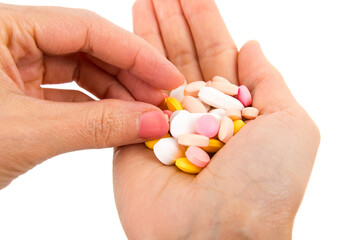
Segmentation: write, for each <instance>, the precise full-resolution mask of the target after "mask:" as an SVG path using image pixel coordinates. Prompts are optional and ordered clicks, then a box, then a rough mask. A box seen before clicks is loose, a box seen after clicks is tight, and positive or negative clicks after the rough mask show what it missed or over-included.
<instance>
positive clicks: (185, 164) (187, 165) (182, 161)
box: [175, 158, 202, 174]
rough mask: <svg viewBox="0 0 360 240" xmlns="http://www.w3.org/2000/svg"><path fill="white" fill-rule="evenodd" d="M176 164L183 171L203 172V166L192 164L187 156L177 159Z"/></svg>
mask: <svg viewBox="0 0 360 240" xmlns="http://www.w3.org/2000/svg"><path fill="white" fill-rule="evenodd" d="M175 165H176V166H177V167H178V168H179V169H180V170H181V171H183V172H186V173H192V174H196V173H199V172H201V170H202V168H200V167H198V166H195V165H194V164H192V163H191V162H190V161H189V160H188V159H187V158H179V159H176V161H175Z"/></svg>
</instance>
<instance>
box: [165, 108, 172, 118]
mask: <svg viewBox="0 0 360 240" xmlns="http://www.w3.org/2000/svg"><path fill="white" fill-rule="evenodd" d="M163 113H164V114H166V115H167V116H168V117H169V119H170V118H171V115H172V113H173V112H172V111H170V110H163Z"/></svg>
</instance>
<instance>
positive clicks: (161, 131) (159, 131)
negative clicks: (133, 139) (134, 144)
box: [139, 111, 169, 139]
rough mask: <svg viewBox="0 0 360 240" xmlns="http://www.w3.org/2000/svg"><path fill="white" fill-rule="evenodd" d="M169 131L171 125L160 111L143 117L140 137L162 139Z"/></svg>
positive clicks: (145, 114)
mask: <svg viewBox="0 0 360 240" xmlns="http://www.w3.org/2000/svg"><path fill="white" fill-rule="evenodd" d="M168 131H169V123H168V121H167V120H166V118H165V116H164V113H163V112H160V111H153V112H146V113H143V114H142V115H141V119H140V127H139V137H140V138H142V139H149V138H161V137H163V136H165V135H166V133H167V132H168Z"/></svg>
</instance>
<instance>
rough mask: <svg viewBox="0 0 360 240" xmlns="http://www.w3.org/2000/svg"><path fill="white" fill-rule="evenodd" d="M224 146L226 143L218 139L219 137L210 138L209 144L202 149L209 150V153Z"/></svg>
mask: <svg viewBox="0 0 360 240" xmlns="http://www.w3.org/2000/svg"><path fill="white" fill-rule="evenodd" d="M223 146H224V143H223V142H221V141H220V140H217V139H214V138H212V139H210V140H209V146H207V147H202V149H203V150H204V151H205V152H208V153H216V152H217V151H219V150H220V148H222V147H223Z"/></svg>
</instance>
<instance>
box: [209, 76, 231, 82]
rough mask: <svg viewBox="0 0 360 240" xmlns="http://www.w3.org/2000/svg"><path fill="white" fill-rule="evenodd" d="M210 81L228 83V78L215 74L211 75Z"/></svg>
mask: <svg viewBox="0 0 360 240" xmlns="http://www.w3.org/2000/svg"><path fill="white" fill-rule="evenodd" d="M212 81H213V82H223V83H230V81H229V80H227V79H226V78H224V77H220V76H215V77H213V79H212Z"/></svg>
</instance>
